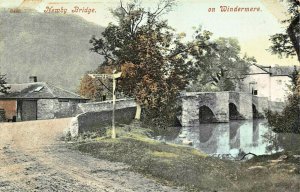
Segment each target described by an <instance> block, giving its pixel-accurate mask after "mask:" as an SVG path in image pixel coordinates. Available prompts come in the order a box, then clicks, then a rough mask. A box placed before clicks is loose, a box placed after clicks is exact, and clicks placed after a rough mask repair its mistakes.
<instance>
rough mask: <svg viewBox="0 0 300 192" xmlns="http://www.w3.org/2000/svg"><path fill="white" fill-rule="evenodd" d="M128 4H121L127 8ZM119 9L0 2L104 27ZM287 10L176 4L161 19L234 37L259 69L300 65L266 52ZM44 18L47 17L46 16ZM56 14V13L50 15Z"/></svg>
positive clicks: (200, 0)
mask: <svg viewBox="0 0 300 192" xmlns="http://www.w3.org/2000/svg"><path fill="white" fill-rule="evenodd" d="M126 2H128V1H127V0H123V4H126ZM156 3H157V1H154V0H152V1H151V0H144V1H143V5H144V6H145V7H150V8H154V7H155V6H156ZM119 5H120V0H0V7H5V8H13V7H20V6H21V7H22V6H23V7H26V6H29V7H31V8H35V9H36V10H38V11H39V12H42V13H44V10H45V8H46V7H47V6H48V7H52V8H56V9H58V8H59V9H60V8H63V9H67V10H68V11H67V14H76V15H79V16H81V17H83V18H84V19H86V20H87V21H89V22H93V23H95V24H98V25H101V26H104V27H105V26H107V24H108V23H110V22H115V19H114V18H113V17H112V15H111V14H110V9H111V8H116V7H118V6H119ZM75 6H78V7H79V8H83V7H84V8H87V7H88V8H94V9H95V13H90V14H87V13H72V12H71V10H72V9H74V7H75ZM220 6H230V7H233V8H235V7H237V6H238V7H241V8H247V7H249V8H251V7H254V8H259V9H260V10H259V11H257V12H221V11H220ZM213 9H214V10H215V11H214V12H211V11H209V10H213ZM286 9H287V8H286V6H285V5H284V4H283V3H281V2H280V0H178V1H177V5H176V6H175V7H174V8H173V11H172V12H170V13H169V14H167V15H165V16H164V19H167V20H168V23H169V25H170V26H172V27H173V28H175V29H176V31H177V32H178V33H180V32H185V33H186V34H187V38H188V39H189V38H191V37H192V34H193V30H194V29H193V27H198V26H202V29H205V30H209V31H211V32H212V33H213V34H214V37H234V38H237V39H238V40H239V42H240V45H241V48H242V54H244V53H247V55H248V56H254V57H255V58H256V59H257V61H258V63H259V64H261V65H266V66H269V65H272V66H273V65H275V64H278V65H299V62H298V61H297V59H296V57H294V58H292V59H290V58H289V59H287V58H283V59H280V58H279V57H278V56H277V55H272V54H271V53H270V52H269V51H267V49H268V48H269V46H270V45H271V43H270V41H269V38H270V36H271V35H273V34H275V33H280V32H283V31H284V26H283V25H282V24H281V23H280V21H281V20H283V19H285V18H287V17H288V15H287V14H286V13H285V11H286ZM45 14H47V13H45ZM52 14H57V13H52Z"/></svg>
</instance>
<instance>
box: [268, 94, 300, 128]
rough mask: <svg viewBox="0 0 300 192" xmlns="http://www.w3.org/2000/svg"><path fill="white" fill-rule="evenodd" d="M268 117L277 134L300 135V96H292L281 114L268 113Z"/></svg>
mask: <svg viewBox="0 0 300 192" xmlns="http://www.w3.org/2000/svg"><path fill="white" fill-rule="evenodd" d="M266 116H267V119H268V123H269V125H270V126H271V127H272V128H273V130H274V131H275V132H289V133H290V132H292V133H300V96H298V95H296V94H293V95H291V96H290V97H289V98H288V103H287V105H286V107H285V108H284V109H283V111H282V112H281V113H278V112H272V111H268V112H267V113H266Z"/></svg>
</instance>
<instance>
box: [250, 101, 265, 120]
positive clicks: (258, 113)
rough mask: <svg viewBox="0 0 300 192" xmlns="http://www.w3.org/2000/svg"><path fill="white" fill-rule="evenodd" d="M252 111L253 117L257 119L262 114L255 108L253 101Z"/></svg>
mask: <svg viewBox="0 0 300 192" xmlns="http://www.w3.org/2000/svg"><path fill="white" fill-rule="evenodd" d="M252 113H253V119H259V118H262V117H263V115H262V114H261V113H260V112H259V111H258V110H257V107H256V105H255V104H253V103H252Z"/></svg>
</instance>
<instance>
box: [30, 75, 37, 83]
mask: <svg viewBox="0 0 300 192" xmlns="http://www.w3.org/2000/svg"><path fill="white" fill-rule="evenodd" d="M29 82H30V83H35V82H37V76H30V77H29Z"/></svg>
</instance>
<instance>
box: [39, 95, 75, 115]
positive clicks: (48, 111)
mask: <svg viewBox="0 0 300 192" xmlns="http://www.w3.org/2000/svg"><path fill="white" fill-rule="evenodd" d="M78 103H79V101H78V100H68V101H67V100H65V101H63V100H62V101H59V100H58V99H39V100H38V101H37V119H56V118H65V117H74V116H76V115H77V106H78Z"/></svg>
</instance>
